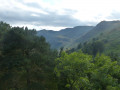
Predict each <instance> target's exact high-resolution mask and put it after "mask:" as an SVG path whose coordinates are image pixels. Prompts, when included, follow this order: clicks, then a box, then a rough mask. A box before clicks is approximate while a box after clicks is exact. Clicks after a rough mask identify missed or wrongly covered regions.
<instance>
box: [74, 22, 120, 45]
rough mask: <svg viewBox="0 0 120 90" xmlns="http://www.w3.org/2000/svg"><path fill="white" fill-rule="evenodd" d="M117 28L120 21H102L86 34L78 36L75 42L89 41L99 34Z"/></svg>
mask: <svg viewBox="0 0 120 90" xmlns="http://www.w3.org/2000/svg"><path fill="white" fill-rule="evenodd" d="M116 28H117V29H118V28H120V21H102V22H100V23H98V24H97V25H96V26H95V27H94V28H93V29H92V30H90V31H89V32H87V33H86V34H85V35H84V36H82V37H80V38H78V39H77V40H76V41H75V42H74V43H77V42H79V43H80V42H81V43H83V42H86V41H89V40H90V39H93V38H95V37H98V36H99V35H101V34H104V33H106V32H109V31H111V30H113V29H116Z"/></svg>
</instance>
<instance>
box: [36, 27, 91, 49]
mask: <svg viewBox="0 0 120 90" xmlns="http://www.w3.org/2000/svg"><path fill="white" fill-rule="evenodd" d="M91 29H93V26H76V27H74V28H66V29H63V30H60V31H52V30H40V31H38V32H37V35H38V36H44V37H45V38H46V40H47V41H48V42H49V43H50V44H51V47H52V48H57V49H58V48H60V47H62V46H64V47H68V46H69V45H70V44H71V43H72V42H73V41H75V40H76V39H78V38H80V37H82V36H83V35H85V34H86V33H87V32H89V31H90V30H91Z"/></svg>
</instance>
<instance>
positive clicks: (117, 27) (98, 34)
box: [74, 21, 120, 54]
mask: <svg viewBox="0 0 120 90" xmlns="http://www.w3.org/2000/svg"><path fill="white" fill-rule="evenodd" d="M93 40H97V41H101V42H103V43H104V47H105V50H104V53H106V54H110V53H111V52H112V53H117V54H120V21H102V22H100V23H98V24H97V25H96V26H95V27H94V28H93V29H92V30H90V31H89V32H87V33H86V34H85V35H84V36H82V37H80V38H78V39H77V40H76V41H74V43H77V44H78V43H84V42H86V41H87V42H88V43H89V42H92V41H93Z"/></svg>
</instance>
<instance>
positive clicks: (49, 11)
mask: <svg viewBox="0 0 120 90" xmlns="http://www.w3.org/2000/svg"><path fill="white" fill-rule="evenodd" d="M103 20H120V0H0V21H4V22H7V23H9V24H10V25H12V26H28V27H29V28H35V29H37V30H40V29H52V30H59V29H62V28H66V27H74V26H78V25H81V26H82V25H96V24H97V23H98V22H100V21H103Z"/></svg>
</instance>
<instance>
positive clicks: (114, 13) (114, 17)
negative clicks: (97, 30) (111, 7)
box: [107, 11, 120, 19]
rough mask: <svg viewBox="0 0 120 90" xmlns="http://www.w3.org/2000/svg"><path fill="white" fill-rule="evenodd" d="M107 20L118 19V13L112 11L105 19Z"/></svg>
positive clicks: (119, 14)
mask: <svg viewBox="0 0 120 90" xmlns="http://www.w3.org/2000/svg"><path fill="white" fill-rule="evenodd" d="M107 19H120V12H117V11H113V12H112V13H111V15H110V16H108V17H107Z"/></svg>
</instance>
